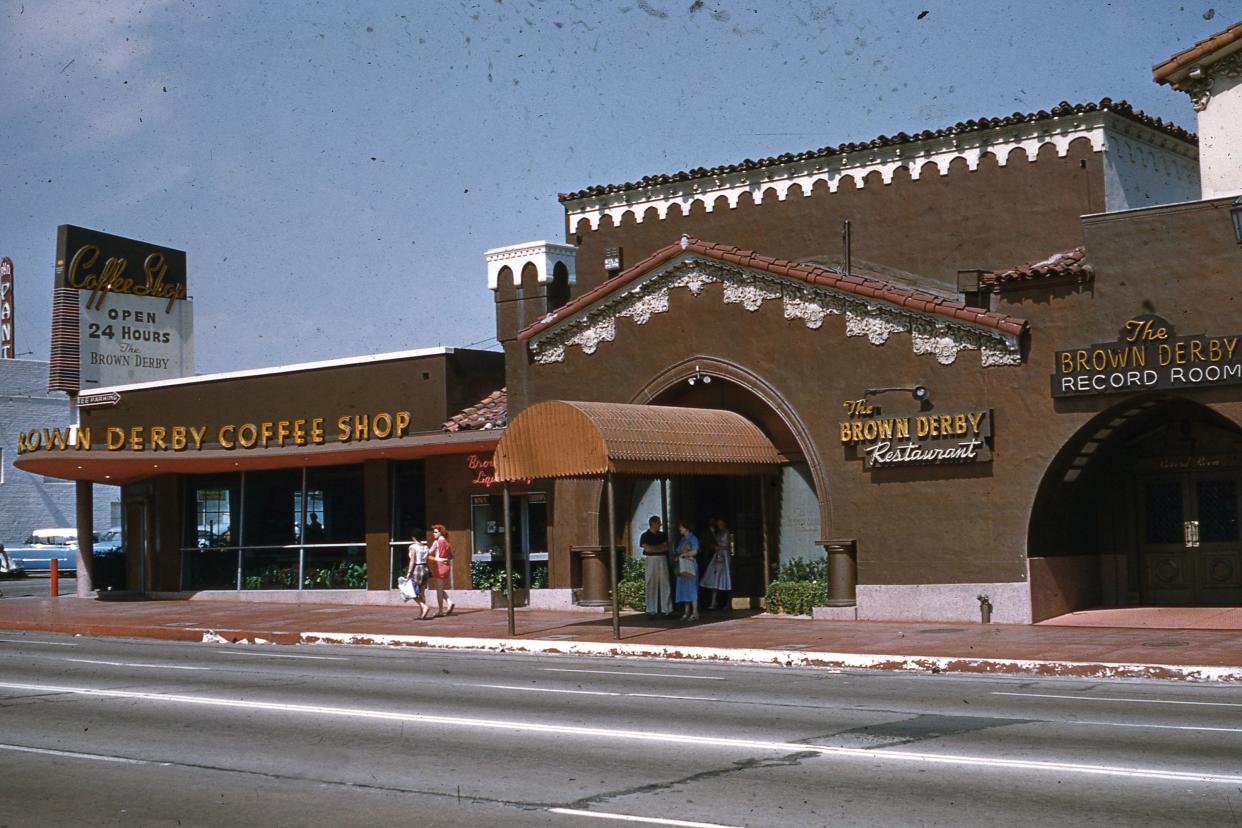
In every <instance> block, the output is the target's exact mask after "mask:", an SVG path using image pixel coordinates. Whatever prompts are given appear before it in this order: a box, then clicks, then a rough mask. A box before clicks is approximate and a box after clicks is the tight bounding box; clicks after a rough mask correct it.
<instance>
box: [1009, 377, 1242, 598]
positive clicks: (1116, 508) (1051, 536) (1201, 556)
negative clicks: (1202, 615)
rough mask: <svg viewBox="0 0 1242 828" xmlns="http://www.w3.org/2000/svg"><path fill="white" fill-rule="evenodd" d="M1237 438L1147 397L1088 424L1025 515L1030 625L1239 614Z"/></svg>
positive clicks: (1212, 421) (1223, 422) (1210, 416)
mask: <svg viewBox="0 0 1242 828" xmlns="http://www.w3.org/2000/svg"><path fill="white" fill-rule="evenodd" d="M1240 513H1242V428H1239V426H1238V424H1237V423H1235V422H1233V421H1232V420H1230V419H1228V418H1226V417H1224V416H1222V415H1221V414H1219V413H1217V412H1215V411H1213V410H1212V409H1210V408H1208V407H1207V406H1204V405H1202V404H1199V403H1196V402H1193V401H1190V400H1185V399H1180V398H1173V397H1147V398H1141V399H1136V400H1133V401H1130V402H1128V403H1125V404H1122V405H1120V406H1116V407H1114V408H1112V409H1110V410H1109V411H1106V412H1104V413H1103V414H1101V415H1099V416H1097V417H1095V418H1094V419H1092V421H1091V422H1090V423H1088V424H1087V425H1086V426H1084V427H1083V428H1082V429H1081V430H1080V431H1079V432H1078V433H1077V434H1076V435H1075V436H1074V438H1073V439H1072V440H1070V441H1069V442H1068V443H1067V444H1066V446H1065V448H1064V449H1063V450H1062V451H1061V452H1060V453H1059V454H1058V455H1057V458H1056V459H1055V460H1054V462H1053V464H1052V465H1051V466H1050V467H1049V470H1048V472H1047V473H1046V474H1045V476H1044V479H1043V482H1042V483H1041V485H1040V488H1039V491H1038V494H1037V496H1036V499H1035V504H1034V508H1033V510H1032V513H1031V524H1030V533H1029V537H1028V554H1029V557H1030V564H1031V590H1032V595H1031V598H1032V607H1033V610H1034V615H1035V619H1036V620H1040V619H1041V618H1047V617H1050V616H1052V615H1057V614H1060V613H1062V612H1067V611H1071V610H1075V609H1083V608H1086V607H1090V606H1126V605H1138V604H1142V605H1151V606H1190V605H1238V604H1242V533H1240V526H1239V514H1240Z"/></svg>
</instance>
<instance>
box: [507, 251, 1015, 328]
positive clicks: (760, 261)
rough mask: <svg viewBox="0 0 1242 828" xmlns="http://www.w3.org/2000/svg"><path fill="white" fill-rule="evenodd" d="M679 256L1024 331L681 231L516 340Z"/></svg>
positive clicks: (878, 284) (977, 313)
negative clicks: (679, 235)
mask: <svg viewBox="0 0 1242 828" xmlns="http://www.w3.org/2000/svg"><path fill="white" fill-rule="evenodd" d="M683 256H684V257H687V258H690V257H693V256H700V257H704V258H708V259H714V260H715V261H719V262H724V263H726V264H734V265H739V266H742V267H749V268H753V269H756V270H763V271H766V272H768V273H773V274H776V275H778V276H785V277H787V278H792V279H797V280H799V281H802V282H806V283H807V284H810V285H815V286H819V287H827V288H829V289H832V290H835V291H839V292H841V293H845V294H849V295H852V296H856V297H858V298H860V299H863V300H866V301H876V302H882V303H884V304H887V305H889V306H891V307H893V308H894V309H896V310H898V311H901V312H903V313H911V314H915V315H923V316H933V317H937V318H940V319H945V320H950V321H952V322H953V323H954V324H959V325H961V324H965V325H968V326H970V327H975V328H984V329H986V330H990V331H994V332H996V333H998V334H1000V335H1002V336H1005V337H1014V338H1016V337H1019V336H1021V335H1022V334H1024V333H1026V331H1027V330H1029V325H1028V323H1027V321H1026V320H1025V319H1020V318H1018V317H1015V316H1008V315H1005V314H1001V313H997V312H995V311H989V310H986V309H984V308H972V307H969V306H967V305H965V304H964V303H961V302H951V301H947V300H944V299H942V298H940V297H934V296H932V295H931V294H925V293H922V292H920V291H916V290H910V289H908V288H903V287H899V286H897V285H894V284H892V283H890V282H885V281H883V280H880V279H874V278H870V277H861V276H854V275H848V276H847V275H845V274H842V273H841V272H839V271H837V270H833V269H832V268H827V267H821V266H819V265H813V264H806V263H802V262H794V261H789V260H786V259H777V258H773V257H771V256H764V255H761V254H758V253H755V252H754V251H751V250H742V249H741V248H737V247H733V246H731V245H724V244H716V243H713V242H707V241H702V240H700V239H695V238H691V237H688V236H685V237H683V238H682V240H681V241H678V242H673V243H672V244H668V245H665V246H664V247H662V248H660V249H659V250H657V251H655V252H654V253H652V254H651V255H650V256H648V257H647V258H646V259H643V260H642V261H641V262H638V263H637V264H635V265H633V266H631V267H629V268H627V269H626V270H624V271H622V272H621V273H620V274H618V275H617V276H615V277H613V278H612V279H609V280H608V281H606V282H604V283H602V284H600V285H597V286H596V287H594V288H592V289H591V290H589V291H587V292H586V293H584V294H582V295H581V296H579V297H577V298H576V299H574V300H573V301H572V302H569V303H568V304H566V305H564V306H562V307H561V308H559V309H558V310H557V311H556V312H554V313H551V314H548V315H547V316H545V317H544V318H543V319H540V320H538V321H537V322H534V323H532V324H531V325H528V326H527V327H526V328H524V329H522V330H521V331H520V332H519V333H518V335H517V339H518V341H519V342H526V341H528V340H531V339H534V338H536V337H540V336H542V335H543V334H545V333H547V332H549V331H551V330H552V329H554V328H559V327H560V326H561V325H563V324H565V323H567V322H568V321H570V320H571V319H572V318H573V317H575V316H577V315H578V313H579V312H581V311H584V310H586V309H588V308H589V307H591V306H592V305H594V304H595V303H596V302H598V301H600V300H601V299H603V298H605V297H607V296H610V295H613V294H615V293H618V292H620V291H621V290H623V289H624V288H625V287H627V286H628V285H630V284H632V283H634V282H636V281H638V280H639V279H640V278H641V277H643V276H646V275H647V274H648V273H650V272H651V271H653V270H655V269H656V268H658V267H661V266H663V265H665V264H667V263H669V262H671V261H673V260H674V259H677V258H679V257H683Z"/></svg>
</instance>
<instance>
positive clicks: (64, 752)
mask: <svg viewBox="0 0 1242 828" xmlns="http://www.w3.org/2000/svg"><path fill="white" fill-rule="evenodd" d="M0 750H15V751H18V752H19V753H42V754H45V755H47V756H65V757H67V758H69V759H94V760H95V761H97V762H121V763H122V764H126V765H146V764H149V763H148V762H145V761H143V760H142V759H126V758H125V757H124V756H103V755H100V754H98V753H74V752H73V751H71V750H51V749H49V748H35V747H26V746H25V745H3V744H0Z"/></svg>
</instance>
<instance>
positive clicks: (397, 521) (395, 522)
mask: <svg viewBox="0 0 1242 828" xmlns="http://www.w3.org/2000/svg"><path fill="white" fill-rule="evenodd" d="M425 468H426V466H425V464H424V463H423V461H422V460H404V461H401V462H397V463H393V464H392V544H391V550H392V570H391V572H392V583H391V584H390V586H393V587H395V586H396V585H397V578H399V577H400V576H402V575H404V574H405V572H406V569H407V568H409V563H410V561H409V557H408V555H409V546H410V539H411V538H412V537H413V536H414V533H415V532H419V533H421V534H422V535H423V539H424V540H426V539H427V536H426V533H427V531H428V528H429V527H428V526H427V486H426V472H425Z"/></svg>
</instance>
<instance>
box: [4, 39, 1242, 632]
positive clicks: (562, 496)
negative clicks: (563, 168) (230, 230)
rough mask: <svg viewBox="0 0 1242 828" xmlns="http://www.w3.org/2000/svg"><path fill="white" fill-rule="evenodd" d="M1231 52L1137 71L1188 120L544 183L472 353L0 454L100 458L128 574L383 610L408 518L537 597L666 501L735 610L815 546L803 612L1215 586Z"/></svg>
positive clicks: (942, 137) (975, 614)
mask: <svg viewBox="0 0 1242 828" xmlns="http://www.w3.org/2000/svg"><path fill="white" fill-rule="evenodd" d="M1240 51H1242V24H1239V25H1238V26H1234V27H1232V28H1231V29H1229V30H1226V31H1225V32H1222V33H1221V34H1220V35H1217V36H1216V37H1214V38H1211V39H1208V40H1206V41H1204V42H1203V43H1201V44H1198V45H1196V46H1195V47H1193V48H1192V49H1189V50H1186V51H1185V52H1182V53H1179V54H1178V55H1175V56H1174V57H1173V58H1171V59H1170V60H1169V61H1166V62H1165V63H1164V64H1161V65H1160V66H1158V67H1156V70H1155V78H1156V80H1157V81H1159V82H1162V83H1168V84H1171V85H1173V86H1174V87H1175V88H1178V89H1183V90H1185V91H1187V92H1188V93H1190V94H1191V95H1192V97H1193V98H1194V100H1195V104H1196V108H1197V110H1198V111H1199V112H1200V115H1201V118H1202V120H1201V127H1202V128H1203V130H1204V135H1205V140H1204V141H1202V142H1201V141H1200V140H1199V139H1198V138H1197V137H1196V136H1195V135H1193V134H1192V133H1189V132H1187V131H1185V130H1183V129H1181V128H1180V127H1178V126H1175V125H1172V124H1169V123H1166V122H1163V121H1161V120H1159V119H1155V118H1151V117H1148V116H1146V115H1144V114H1143V113H1141V112H1137V111H1135V110H1134V109H1133V108H1132V107H1131V106H1129V105H1128V104H1126V103H1124V102H1121V101H1113V100H1109V99H1104V100H1101V101H1099V102H1096V103H1088V104H1079V105H1071V104H1068V103H1062V104H1060V105H1058V106H1056V107H1053V108H1051V109H1049V110H1046V111H1040V112H1034V113H1028V114H1014V115H1010V116H1003V117H998V118H988V119H981V120H978V121H968V122H964V123H959V124H955V125H953V126H951V127H946V128H943V129H937V130H925V131H922V132H919V133H916V134H905V133H902V134H899V135H896V136H880V137H878V138H876V139H873V140H870V141H867V142H863V143H850V144H844V145H841V146H838V147H827V148H822V149H818V150H812V151H809V152H803V153H796V154H787V155H782V156H779V157H774V158H767V159H761V160H758V161H750V160H747V161H743V162H741V163H738V164H732V165H725V166H720V167H715V168H711V169H705V168H698V169H693V170H687V171H683V172H678V173H673V174H667V175H655V176H648V177H646V178H643V179H641V180H639V181H636V182H631V183H626V184H618V185H608V186H592V187H588V188H586V189H583V190H580V191H577V192H573V193H568V194H564V195H562V196H561V199H560V200H561V203H562V206H563V209H564V215H565V238H564V241H563V242H550V241H538V242H531V243H528V244H518V245H510V246H506V247H498V248H493V249H491V250H489V251H487V254H486V259H487V282H488V287H489V289H490V290H491V291H492V292H493V296H494V299H495V304H496V331H497V338H498V340H499V342H500V343H501V345H502V346H503V351H504V353H503V355H501V354H494V353H484V352H473V351H465V350H452V349H436V350H433V351H415V352H402V353H398V354H386V355H378V356H375V357H363V358H358V359H348V360H337V361H332V362H327V363H316V364H310V365H300V366H285V367H282V368H276V369H270V370H265V371H257V372H239V373H233V374H219V375H210V376H203V377H195V378H191V379H185V380H175V381H170V382H161V383H145V384H138V385H133V386H123V387H117V388H110V389H99V390H98V391H95V392H93V393H92V405H93V406H94V405H95V404H97V405H98V407H90V408H84V409H83V410H82V411H81V414H80V420H79V423H78V427H77V429H76V432H75V434H74V435H72V437H73V439H72V440H70V439H69V435H66V438H65V440H64V441H63V443H64V445H61V446H56V445H48V444H47V443H46V441H42V442H41V444H40V445H38V446H34V445H31V444H30V442H29V439H27V441H26V443H25V444H24V445H23V446H19V449H20V450H22V451H23V453H24V456H23V457H22V458H21V459H20V460H19V461H18V463H19V465H21V466H23V467H25V468H28V469H30V470H33V471H38V472H39V473H41V474H45V475H52V476H57V477H64V478H68V479H77V480H91V481H97V482H110V483H120V484H122V486H123V497H122V522H123V525H124V527H125V537H126V541H125V543H126V549H127V561H128V569H127V575H126V586H127V587H128V588H129V589H133V590H139V591H144V592H148V593H167V592H182V593H184V592H206V593H215V592H224V593H232V594H236V593H238V592H243V593H251V594H254V595H259V596H262V597H264V598H268V599H270V598H271V597H273V596H276V595H296V596H300V597H299V600H326V599H327V598H328V597H334V598H335V599H337V600H351V601H357V600H366V601H389V600H395V596H394V594H393V592H392V587H393V585H394V579H395V577H396V575H397V574H398V572H399V570H400V568H401V565H402V564H401V562H402V559H403V550H402V547H403V546H404V545H405V544H406V543H408V536H409V535H410V534H412V533H413V532H414V530H415V529H425V528H426V527H427V524H429V523H443V524H446V525H447V526H448V527H449V530H450V534H451V535H452V536H453V537H454V539H455V541H456V545H457V549H458V552H459V555H458V558H457V561H456V563H455V570H454V579H455V583H456V585H458V586H463V587H464V586H466V585H469V584H471V583H472V578H471V573H470V571H469V567H470V566H471V564H472V563H477V564H487V563H494V562H495V561H496V559H497V557H498V556H499V553H500V550H501V548H502V546H503V543H504V541H503V538H504V535H505V529H506V528H508V529H509V530H510V535H511V536H512V537H514V538H515V540H516V547H517V551H518V559H519V561H518V563H519V567H520V571H521V572H522V574H523V576H524V578H525V583H528V584H530V583H533V584H534V585H536V586H540V585H544V586H546V587H548V588H549V590H545V599H544V600H543V601H542V604H543V605H545V606H547V605H558V602H559V603H561V604H565V605H567V604H568V601H569V597H570V596H573V595H575V590H577V589H579V588H580V587H582V586H583V585H584V577H585V576H584V567H585V566H586V565H587V563H586V562H587V561H588V560H593V561H596V562H598V560H599V552H600V550H601V549H603V548H606V547H609V546H618V547H621V548H624V549H628V550H631V552H632V551H633V550H634V548H635V547H636V539H637V533H638V531H640V529H641V527H642V526H643V525H644V524H645V523H646V518H647V516H648V515H650V514H660V515H664V514H667V515H669V516H670V517H671V518H672V519H674V520H676V521H678V522H685V523H686V524H687V525H689V526H692V527H694V528H697V529H700V530H701V529H703V528H704V526H705V525H706V524H707V523H708V522H709V521H710V520H712V519H714V518H726V519H727V520H728V521H729V524H730V526H731V528H732V531H733V533H734V536H735V538H734V544H733V551H734V557H733V570H734V572H733V580H734V586H733V593H732V596H731V598H732V599H733V602H734V606H738V605H739V604H740V605H750V606H755V605H759V604H761V603H762V599H763V595H764V592H765V587H766V584H767V583H768V581H769V580H770V579H771V578H772V577H773V575H774V574H775V573H776V571H777V570H778V568H779V567H780V566H781V565H782V564H784V563H788V562H789V561H792V560H798V559H808V558H820V557H823V556H825V555H826V556H827V557H828V560H829V562H830V581H831V583H830V601H829V603H830V604H832V606H830V607H826V608H824V609H823V613H822V614H823V615H824V616H825V617H829V618H838V619H874V620H881V619H883V620H903V619H908V620H924V621H928V620H934V621H973V620H978V618H979V616H980V603H981V601H982V600H983V599H984V598H986V599H987V601H988V603H989V604H990V605H991V606H992V607H993V614H992V618H993V620H996V621H1000V622H1010V623H1031V622H1035V621H1039V620H1042V619H1045V618H1049V617H1053V616H1056V615H1058V614H1061V613H1065V612H1069V611H1073V610H1076V609H1081V608H1085V607H1097V606H1124V605H1134V604H1146V605H1203V604H1216V605H1237V604H1239V603H1242V535H1240V527H1239V513H1240V512H1242V349H1240V348H1239V345H1240V344H1242V343H1240V342H1239V340H1240V339H1242V315H1240V314H1239V312H1238V308H1237V305H1236V303H1237V301H1238V299H1237V289H1236V282H1237V280H1238V278H1239V277H1242V204H1235V202H1234V198H1235V197H1236V196H1237V195H1238V194H1239V193H1242V165H1239V164H1237V163H1236V161H1237V156H1236V153H1237V148H1238V146H1239V145H1242V133H1240V128H1239V126H1238V125H1239V123H1242V121H1239V120H1238V119H1237V118H1234V117H1232V113H1234V112H1235V110H1236V106H1237V103H1238V101H1237V96H1238V95H1240V94H1242V87H1239V86H1238V83H1237V78H1238V72H1237V71H1236V68H1237V60H1238V54H1239V52H1240ZM1209 138H1210V140H1208V139H1209ZM643 407H646V408H643ZM644 411H646V412H650V423H649V426H650V427H649V428H646V429H645V431H644V427H643V422H644V415H643V412H644ZM679 412H680V413H681V416H679ZM541 418H542V419H541ZM738 418H740V419H741V421H742V422H741V423H740V424H739V420H738ZM519 424H520V425H521V427H520V428H519ZM726 424H727V425H728V428H725V425H726ZM743 426H744V427H743ZM717 427H719V429H720V430H718V431H713V429H715V428H717ZM696 429H697V431H695V430H696ZM691 432H693V433H691ZM743 433H744V434H746V435H748V436H747V437H746V443H747V444H746V446H745V447H743V448H745V451H740V450H739V446H736V445H732V444H731V443H730V442H729V441H730V440H732V439H733V438H732V437H730V435H736V434H743ZM510 435H512V437H511V436H510ZM609 435H611V436H609ZM592 440H594V441H595V442H594V443H592V442H591V441H592ZM756 440H757V441H758V442H759V443H762V445H758V444H756V442H755V441H756ZM610 441H611V442H610ZM626 441H629V445H620V444H621V443H625V442H626ZM588 444H589V445H588ZM674 447H675V448H676V449H677V450H676V451H673V450H672V449H673V448H674ZM588 449H590V450H588ZM626 452H629V454H625V453H626ZM748 452H750V454H748ZM588 455H591V456H593V457H595V458H596V460H599V458H600V457H604V458H605V460H604V461H601V462H604V465H603V466H600V465H599V464H598V463H596V465H591V466H588V465H587V464H586V463H585V460H583V461H582V464H581V465H578V466H575V465H574V464H575V462H577V460H576V459H575V458H578V459H582V458H586V457H587V456H588ZM622 455H625V456H624V457H622ZM640 456H641V457H642V458H645V460H644V462H641V463H640V462H638V460H636V459H635V458H638V457H640ZM746 457H761V458H763V459H762V462H759V461H755V462H748V461H744V459H745V458H746ZM549 458H555V459H556V461H557V462H556V463H552V464H550V465H548V464H545V465H544V466H540V462H542V461H546V460H548V459H549ZM618 458H621V459H618ZM627 458H628V459H627ZM739 458H742V459H741V460H739ZM524 460H529V461H531V462H529V463H526V464H525V465H524V464H523V461H524ZM502 461H503V462H504V463H506V464H510V465H507V466H506V468H513V469H522V468H528V469H538V468H553V467H555V468H556V470H557V471H556V473H555V474H551V473H549V474H547V475H543V474H540V473H535V472H532V473H531V474H529V475H522V474H517V475H510V474H509V472H505V473H504V474H503V475H500V474H499V473H498V472H497V468H498V464H500V463H501V462H502ZM536 461H540V462H536ZM593 462H594V461H593ZM678 463H681V464H682V465H680V466H679V465H678ZM713 463H716V465H713ZM608 464H612V465H608ZM601 470H602V476H601ZM498 476H502V477H504V478H505V479H506V481H507V484H508V486H509V487H510V491H509V493H510V495H511V497H512V502H511V507H510V510H509V513H508V514H505V513H504V508H503V505H502V503H503V501H502V499H501V498H500V496H499V486H498V485H497V478H498ZM604 477H606V478H607V480H608V482H609V483H610V484H615V500H611V499H609V498H607V497H606V492H607V491H613V490H614V486H613V485H608V486H605V484H604V479H603V478H604ZM609 502H615V503H617V504H619V506H620V513H621V514H620V520H619V521H615V520H612V519H611V518H610V517H609V513H610V512H611V510H610V509H608V508H607V504H608V503H609ZM466 551H468V552H469V553H470V554H468V555H467V554H461V553H464V552H466ZM592 556H594V557H592ZM545 562H546V563H545ZM594 565H595V564H592V566H594ZM362 587H365V589H363V588H362ZM350 590H354V591H352V592H351V591H350ZM329 592H331V593H332V595H331V596H328V593H329ZM552 593H556V594H557V595H559V596H561V597H562V598H563V599H564V600H563V601H560V600H559V599H558V601H551V600H548V599H547V598H546V595H550V594H552ZM308 596H309V597H308ZM532 602H534V599H532Z"/></svg>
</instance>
